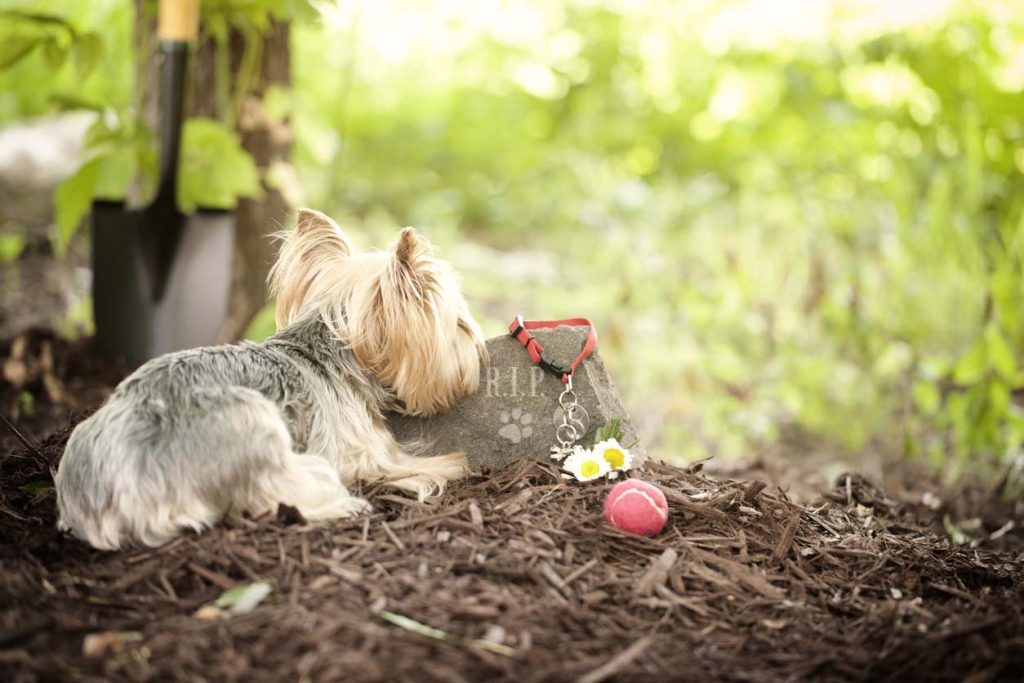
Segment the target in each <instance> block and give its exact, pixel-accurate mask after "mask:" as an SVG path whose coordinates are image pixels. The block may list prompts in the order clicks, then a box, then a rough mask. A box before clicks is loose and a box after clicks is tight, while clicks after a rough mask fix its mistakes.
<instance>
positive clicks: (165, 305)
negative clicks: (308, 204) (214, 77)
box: [91, 0, 235, 366]
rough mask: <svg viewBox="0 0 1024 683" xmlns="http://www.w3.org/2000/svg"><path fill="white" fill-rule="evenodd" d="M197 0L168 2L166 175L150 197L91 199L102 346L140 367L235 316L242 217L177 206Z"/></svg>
mask: <svg viewBox="0 0 1024 683" xmlns="http://www.w3.org/2000/svg"><path fill="white" fill-rule="evenodd" d="M198 24H199V0H160V5H159V19H158V29H157V36H158V40H159V48H158V49H159V53H160V166H159V169H160V174H159V181H158V185H157V193H156V196H155V197H154V199H153V201H152V203H150V204H149V205H148V206H145V207H142V208H140V209H129V208H128V207H127V206H126V204H125V203H124V202H123V201H96V202H94V203H93V205H92V220H91V237H92V239H91V244H92V259H91V260H92V272H93V282H92V298H93V316H94V319H95V322H96V343H97V346H98V348H99V350H100V352H101V353H102V354H103V355H104V356H106V357H108V358H110V359H112V360H117V361H120V362H123V363H128V364H130V365H132V366H135V365H139V364H141V363H143V362H145V361H146V360H148V359H149V358H153V357H155V356H159V355H161V354H163V353H167V352H168V351H176V350H179V349H185V348H191V347H194V346H203V345H207V344H214V343H217V342H218V340H219V339H218V338H219V334H220V331H221V328H222V326H223V324H224V323H225V321H226V320H227V314H228V295H229V293H230V290H231V262H232V255H233V250H234V238H235V215H234V213H233V212H230V211H223V210H209V209H199V210H197V211H195V212H194V213H191V214H188V215H186V214H183V213H182V212H181V211H179V210H178V206H177V190H176V186H177V177H178V161H179V153H180V147H181V128H182V120H183V116H184V99H185V98H184V96H185V80H186V79H185V75H186V67H187V65H188V57H189V46H190V44H191V43H192V42H193V41H194V40H195V38H196V34H197V32H198V28H199V26H198Z"/></svg>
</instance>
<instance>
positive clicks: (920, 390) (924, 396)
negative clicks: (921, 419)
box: [911, 379, 942, 415]
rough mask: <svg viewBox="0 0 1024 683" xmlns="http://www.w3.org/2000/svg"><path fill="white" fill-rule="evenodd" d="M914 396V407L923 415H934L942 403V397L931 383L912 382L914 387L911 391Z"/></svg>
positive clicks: (922, 381)
mask: <svg viewBox="0 0 1024 683" xmlns="http://www.w3.org/2000/svg"><path fill="white" fill-rule="evenodd" d="M911 391H912V393H913V396H914V405H916V406H917V409H918V410H920V411H921V413H923V414H924V415H934V414H935V413H936V412H938V410H939V405H940V404H941V403H942V396H941V395H940V394H939V389H938V387H937V386H935V384H933V383H932V382H926V381H924V380H920V379H919V380H917V381H915V382H914V386H913V388H912V389H911Z"/></svg>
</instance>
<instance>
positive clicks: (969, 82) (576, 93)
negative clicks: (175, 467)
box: [0, 0, 1024, 497]
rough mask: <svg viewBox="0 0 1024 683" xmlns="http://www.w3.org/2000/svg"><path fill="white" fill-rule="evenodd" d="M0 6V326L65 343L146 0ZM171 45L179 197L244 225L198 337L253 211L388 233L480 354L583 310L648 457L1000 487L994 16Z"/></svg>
mask: <svg viewBox="0 0 1024 683" xmlns="http://www.w3.org/2000/svg"><path fill="white" fill-rule="evenodd" d="M0 7H2V8H3V9H2V10H0V22H2V23H0V225H2V227H0V264H2V269H3V277H2V282H0V285H2V301H3V306H2V309H3V312H2V317H0V330H2V335H0V336H3V337H8V338H9V337H12V336H14V335H17V334H19V333H21V332H22V331H23V330H24V329H27V328H29V327H31V326H44V327H47V328H50V329H53V330H56V332H57V334H59V335H60V336H61V337H62V338H65V339H73V338H76V337H81V336H87V335H89V334H90V324H91V323H90V310H91V306H90V302H89V300H88V292H89V286H88V283H89V272H88V267H87V266H88V246H87V244H86V241H87V238H88V234H87V233H88V230H86V229H84V228H83V227H82V226H83V220H84V219H85V218H86V214H87V213H88V209H89V203H90V201H91V200H92V199H94V198H97V197H101V198H102V197H123V196H128V197H129V199H132V198H135V200H136V201H141V200H143V199H145V198H146V197H147V196H149V195H151V194H152V188H153V183H154V176H155V165H156V147H155V144H154V133H153V128H152V114H151V112H149V111H147V110H148V109H151V108H152V104H151V100H152V97H148V95H151V94H152V92H151V91H152V89H153V88H152V83H153V73H152V72H153V67H152V60H151V59H150V58H149V54H150V52H151V51H152V45H151V40H152V39H151V38H147V36H148V35H149V31H148V29H147V27H148V26H149V25H150V24H151V23H152V20H153V15H154V13H155V9H154V6H153V4H152V3H150V2H142V1H138V0H137V1H136V2H131V1H130V0H93V1H92V2H89V3H69V2H64V1H61V0H32V1H31V2H11V1H10V0H3V2H0ZM202 30H203V33H202V36H201V46H200V49H199V55H198V58H197V62H198V67H197V69H196V73H195V77H194V83H193V93H192V103H191V113H192V118H191V119H190V120H189V121H188V122H187V123H186V127H185V140H184V152H183V158H184V170H183V172H182V177H181V180H180V182H179V193H180V194H179V202H180V203H181V204H182V205H183V206H186V207H189V206H197V205H199V206H216V207H224V208H235V207H237V208H238V210H239V215H240V220H241V221H242V222H248V224H249V225H250V226H251V227H250V228H249V233H247V234H250V235H254V236H255V237H253V238H252V240H253V241H251V242H250V247H251V249H250V252H249V253H250V256H248V257H246V258H247V259H248V260H247V261H246V262H245V263H246V264H248V265H245V264H243V267H245V268H247V270H246V271H245V273H243V274H242V275H240V276H239V282H242V283H243V285H244V281H245V280H246V279H248V282H249V284H248V285H247V289H248V294H247V295H245V296H240V297H236V302H235V303H236V304H237V305H236V309H234V317H233V325H234V328H233V330H232V333H233V334H236V335H243V334H244V335H245V336H248V337H250V338H254V339H260V338H262V337H265V336H266V335H267V334H269V333H271V332H272V331H273V320H272V315H271V314H269V313H268V309H266V308H265V303H266V302H265V301H264V300H263V298H262V297H263V296H264V295H263V292H262V289H260V287H261V284H260V283H261V282H262V277H263V275H264V274H265V267H266V263H267V258H268V256H267V253H268V251H267V248H266V247H264V246H261V245H262V244H263V243H264V242H265V239H263V236H264V235H265V234H267V233H268V232H271V231H273V230H276V229H279V228H280V227H281V226H282V225H287V223H288V221H289V217H288V211H289V207H291V208H294V207H296V206H300V205H306V206H312V207H315V208H318V209H320V210H323V211H324V212H326V213H328V214H330V215H332V216H334V217H335V218H336V219H337V220H338V221H339V223H341V224H342V226H343V227H344V228H345V229H346V230H347V231H348V232H349V233H350V234H351V236H352V237H353V239H354V240H355V241H356V243H357V244H360V245H363V246H371V245H372V246H384V245H385V244H386V243H387V242H388V241H389V240H391V239H393V236H394V234H395V232H396V230H397V228H398V227H400V226H403V225H415V226H418V227H420V228H421V229H422V230H423V231H424V232H425V233H426V234H427V235H429V237H430V238H431V239H432V240H433V241H434V242H435V243H436V244H437V245H438V247H439V250H440V252H441V253H442V254H443V255H444V256H446V257H447V258H450V259H451V260H452V261H453V262H454V263H455V265H456V267H457V268H458V270H459V271H461V273H462V274H463V277H464V282H465V290H466V293H467V296H468V298H469V300H470V303H471V306H472V307H473V309H474V311H475V312H476V314H477V315H478V317H479V319H480V320H481V323H482V324H483V326H484V329H485V332H486V333H488V335H496V334H500V333H501V332H502V331H503V330H504V326H505V325H506V324H507V321H508V320H509V319H510V318H511V316H512V315H513V314H515V313H519V312H521V313H523V314H524V315H525V316H526V317H527V318H551V317H564V316H578V315H585V316H589V317H590V318H591V319H592V320H593V321H594V322H595V324H596V326H597V329H598V331H599V333H600V335H601V351H602V354H603V356H604V357H605V359H606V362H607V363H608V365H609V366H610V368H611V370H612V372H613V375H614V377H615V379H616V381H617V383H618V385H619V388H620V389H621V391H622V392H623V394H624V399H625V402H626V405H627V406H629V408H630V409H631V411H632V413H633V417H634V419H635V420H636V422H637V423H638V427H639V428H640V430H641V432H642V434H643V435H644V441H645V443H646V445H647V447H648V449H649V450H650V451H652V452H653V453H654V454H656V455H658V456H661V457H664V458H667V459H670V460H676V461H681V460H688V461H692V460H697V459H701V458H704V457H707V456H710V455H714V456H716V461H720V462H730V461H733V460H738V461H739V462H742V463H746V464H747V465H749V464H750V463H751V461H754V460H757V459H763V458H767V457H769V456H772V457H775V456H778V457H780V458H782V459H783V460H784V461H786V462H788V463H791V464H793V463H795V464H794V465H793V466H795V467H802V468H805V469H807V468H812V469H815V468H816V469H817V470H819V471H821V472H824V474H825V475H826V476H831V475H834V473H836V472H838V471H841V470H842V469H844V468H848V467H850V466H851V465H852V466H854V467H859V468H861V469H867V470H871V469H873V468H874V469H876V470H877V469H878V468H881V467H882V466H884V465H885V464H886V463H891V462H899V461H907V462H911V463H914V464H915V466H916V467H919V468H923V469H925V470H927V471H929V472H930V473H932V474H933V475H935V476H937V477H939V478H941V479H944V480H946V481H952V480H954V479H956V478H957V477H958V476H960V475H961V474H963V473H965V472H969V473H971V474H973V475H976V476H978V477H981V478H984V479H986V480H989V481H996V482H999V485H1000V486H1001V487H1002V489H1001V490H1002V491H1003V492H1004V493H1005V495H1007V496H1010V497H1020V496H1021V491H1022V487H1024V477H1022V468H1024V456H1022V441H1024V175H1022V174H1024V98H1022V90H1024V5H1022V4H1021V3H1020V2H1015V1H1014V0H973V1H972V0H904V1H903V2H899V3H896V2H892V1H891V0H717V1H716V0H687V1H686V2H681V1H671V0H662V1H658V0H650V1H648V2H639V1H630V0H605V1H601V0H533V1H528V0H521V1H512V0H508V1H503V0H437V1H435V2H431V3H422V2H416V1H414V0H386V1H383V0H339V1H338V2H329V1H326V0H325V1H322V2H320V1H307V0H204V1H203V3H202ZM260 240H262V242H261V241H260ZM236 253H237V252H236ZM253 283H255V284H253ZM240 286H242V285H240ZM239 301H240V302H241V303H238V302H239ZM9 379H10V378H8V380H9ZM26 392H27V393H28V394H29V397H28V398H26V397H25V393H26ZM37 400H38V397H36V398H33V397H32V392H31V391H29V390H28V389H21V390H20V391H19V393H18V394H17V396H16V397H15V399H12V402H10V405H5V406H4V409H5V410H8V411H15V412H17V411H24V410H26V406H27V407H28V408H31V404H32V402H33V401H37ZM830 473H831V474H830Z"/></svg>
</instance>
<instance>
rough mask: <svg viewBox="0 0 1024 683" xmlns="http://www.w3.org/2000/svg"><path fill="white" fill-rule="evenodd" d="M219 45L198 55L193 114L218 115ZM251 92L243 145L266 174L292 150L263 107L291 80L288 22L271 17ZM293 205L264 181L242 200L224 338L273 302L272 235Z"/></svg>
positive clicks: (234, 56)
mask: <svg viewBox="0 0 1024 683" xmlns="http://www.w3.org/2000/svg"><path fill="white" fill-rule="evenodd" d="M230 49H231V60H230V61H231V67H232V68H231V72H232V79H235V78H237V75H238V68H239V64H240V62H241V58H242V53H243V52H244V50H245V43H244V40H243V38H242V36H241V35H240V34H238V33H236V32H233V33H232V35H231V39H230ZM215 50H216V47H215V46H214V44H213V41H211V40H209V39H207V40H206V41H204V43H203V44H202V45H201V46H200V49H199V50H198V53H197V55H196V62H195V63H196V69H195V85H194V88H193V96H194V99H193V101H192V102H193V104H192V115H193V116H207V117H217V115H218V113H222V112H217V111H216V102H217V79H216V70H215V65H214V60H215ZM252 85H253V87H252V89H251V93H250V94H249V95H247V96H246V100H245V102H244V104H243V106H242V113H241V115H240V116H239V117H238V123H237V129H238V133H239V135H240V136H241V138H242V146H243V147H244V148H245V150H246V151H247V152H249V153H250V154H251V155H252V156H253V159H254V160H255V162H256V166H257V167H258V168H259V169H260V171H261V172H262V173H263V174H264V176H265V175H266V172H267V170H268V169H269V168H270V167H271V165H272V164H274V163H275V162H278V161H287V160H288V157H289V155H290V152H291V131H290V127H289V126H287V125H282V124H280V123H275V122H272V121H269V120H268V119H267V117H266V115H265V114H264V112H263V106H262V100H263V95H264V93H265V92H266V90H267V87H268V86H270V85H278V86H282V87H289V86H290V85H291V51H290V44H289V31H288V24H287V23H284V22H280V21H276V20H274V21H271V23H270V26H269V27H268V29H267V32H266V33H265V34H264V36H263V49H262V53H261V58H260V64H259V67H258V69H257V71H256V74H255V76H254V79H253V84H252ZM290 209H291V207H289V206H288V203H287V201H286V200H285V198H284V196H283V195H282V194H281V192H279V191H278V190H277V189H275V188H271V187H268V186H267V184H266V182H264V184H263V196H262V197H261V198H259V199H243V200H241V201H240V202H239V204H238V210H237V214H236V215H237V223H236V229H237V232H236V236H235V257H234V266H233V271H234V272H233V274H232V287H231V299H230V306H229V311H228V320H227V322H226V323H225V325H224V327H223V328H222V329H221V335H220V336H221V340H222V341H233V340H236V339H238V338H239V337H241V336H242V335H243V334H244V333H245V330H246V328H247V327H248V326H249V323H250V322H251V321H252V318H253V316H254V315H256V313H257V312H259V310H260V309H261V308H262V307H263V306H264V304H266V302H267V274H268V273H269V272H270V267H271V266H272V265H273V262H274V254H275V248H274V244H273V242H272V240H271V238H270V236H271V234H272V233H273V232H274V231H275V230H277V229H278V228H279V227H280V226H282V225H284V224H285V222H286V221H287V219H288V213H289V211H290Z"/></svg>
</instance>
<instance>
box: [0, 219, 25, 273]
mask: <svg viewBox="0 0 1024 683" xmlns="http://www.w3.org/2000/svg"><path fill="white" fill-rule="evenodd" d="M6 227H7V226H5V229H6ZM24 250H25V230H24V228H22V227H21V226H15V231H14V232H4V233H0V264H4V265H6V264H9V263H14V262H15V261H17V260H18V257H20V256H21V252H23V251H24Z"/></svg>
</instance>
